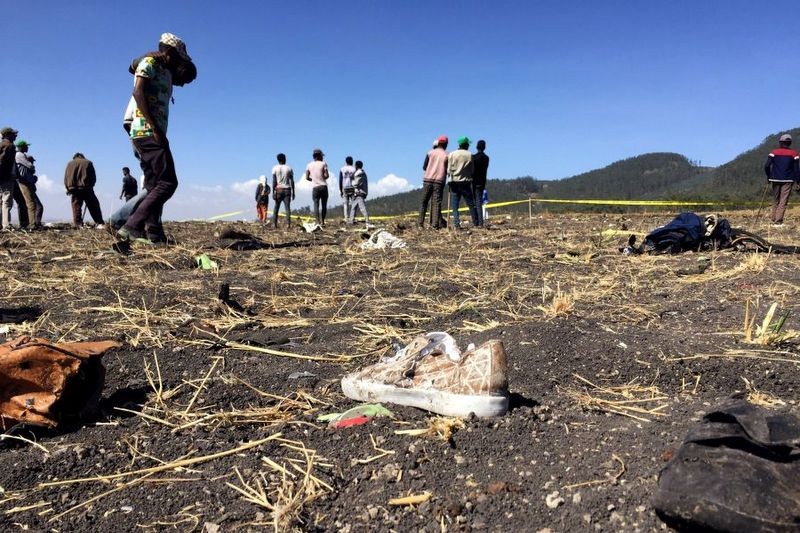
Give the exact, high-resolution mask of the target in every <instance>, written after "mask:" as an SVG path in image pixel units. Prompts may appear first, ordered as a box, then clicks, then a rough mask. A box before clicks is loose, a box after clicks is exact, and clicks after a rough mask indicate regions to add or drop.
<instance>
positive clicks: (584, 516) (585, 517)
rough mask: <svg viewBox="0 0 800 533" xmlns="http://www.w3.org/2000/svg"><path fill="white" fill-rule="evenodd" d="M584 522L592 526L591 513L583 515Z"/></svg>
mask: <svg viewBox="0 0 800 533" xmlns="http://www.w3.org/2000/svg"><path fill="white" fill-rule="evenodd" d="M583 521H584V522H586V523H587V524H591V523H592V515H590V514H589V513H586V514H584V515H583Z"/></svg>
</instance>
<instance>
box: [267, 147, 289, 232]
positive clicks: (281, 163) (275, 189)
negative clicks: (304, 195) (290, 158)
mask: <svg viewBox="0 0 800 533" xmlns="http://www.w3.org/2000/svg"><path fill="white" fill-rule="evenodd" d="M277 159H278V164H277V165H275V166H274V167H272V199H273V200H275V207H274V208H273V209H272V227H274V228H275V229H277V228H278V209H279V208H280V206H281V204H283V209H284V211H285V212H286V228H287V229H288V228H290V227H291V226H292V200H294V171H293V170H292V167H290V166H289V165H287V164H286V156H285V155H284V154H278V157H277Z"/></svg>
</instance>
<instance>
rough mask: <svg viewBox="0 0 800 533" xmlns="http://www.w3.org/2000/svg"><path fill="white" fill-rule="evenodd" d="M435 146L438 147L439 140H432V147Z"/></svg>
mask: <svg viewBox="0 0 800 533" xmlns="http://www.w3.org/2000/svg"><path fill="white" fill-rule="evenodd" d="M437 146H439V139H434V140H433V147H434V148H436V147H437Z"/></svg>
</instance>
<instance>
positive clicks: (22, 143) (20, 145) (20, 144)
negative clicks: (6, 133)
mask: <svg viewBox="0 0 800 533" xmlns="http://www.w3.org/2000/svg"><path fill="white" fill-rule="evenodd" d="M14 144H15V145H16V146H17V148H22V147H23V146H30V143H29V142H28V141H25V140H23V139H20V140H18V141H17V142H15V143H14Z"/></svg>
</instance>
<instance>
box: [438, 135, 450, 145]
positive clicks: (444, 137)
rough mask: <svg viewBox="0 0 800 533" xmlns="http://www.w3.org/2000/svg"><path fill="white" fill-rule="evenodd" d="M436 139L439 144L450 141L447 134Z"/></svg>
mask: <svg viewBox="0 0 800 533" xmlns="http://www.w3.org/2000/svg"><path fill="white" fill-rule="evenodd" d="M438 141H439V144H447V143H448V142H450V140H449V139H448V138H447V135H442V136H441V137H439V139H438Z"/></svg>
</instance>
